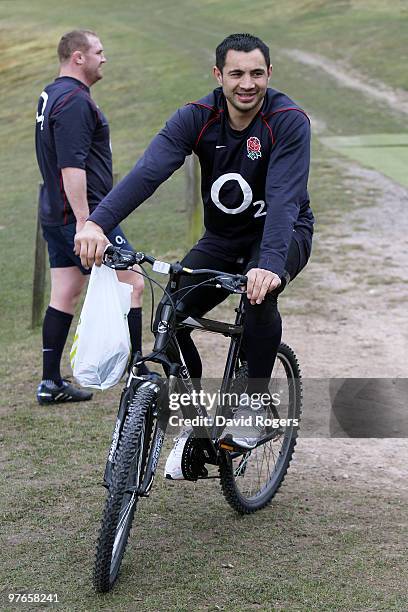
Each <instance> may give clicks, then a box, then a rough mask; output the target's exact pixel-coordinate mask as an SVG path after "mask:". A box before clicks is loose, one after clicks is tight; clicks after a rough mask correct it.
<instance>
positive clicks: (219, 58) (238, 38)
mask: <svg viewBox="0 0 408 612" xmlns="http://www.w3.org/2000/svg"><path fill="white" fill-rule="evenodd" d="M255 49H259V50H260V51H261V53H262V55H263V56H264V58H265V62H266V65H267V66H268V68H269V66H270V64H271V58H270V55H269V47H268V46H267V45H265V43H264V42H263V41H262V40H261V39H260V38H257V37H256V36H252V34H230V35H229V36H227V38H225V39H224V40H223V41H222V42H221V43H220V44H219V45H218V47H217V48H216V50H215V64H216V66H217V68H218V70H220V71H221V72H222V71H223V68H224V66H225V58H226V57H227V53H228V51H230V50H231V51H245V53H249V52H250V51H254V50H255Z"/></svg>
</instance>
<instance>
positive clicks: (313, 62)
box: [282, 49, 408, 113]
mask: <svg viewBox="0 0 408 612" xmlns="http://www.w3.org/2000/svg"><path fill="white" fill-rule="evenodd" d="M282 53H283V54H284V55H286V56H287V57H290V58H291V59H293V60H295V61H297V62H300V63H302V64H304V65H306V66H312V67H313V68H317V69H318V70H323V71H324V72H325V73H326V74H328V75H329V76H331V77H332V78H334V79H335V80H336V81H337V82H338V83H340V84H341V85H344V87H349V88H351V89H356V90H358V91H361V92H362V93H364V94H366V95H367V96H369V97H370V98H374V99H376V100H379V101H380V102H385V103H386V104H388V105H389V106H390V108H392V109H393V110H399V111H401V112H403V113H408V92H406V91H404V90H403V89H392V88H391V87H388V85H385V83H381V81H378V80H377V79H376V80H375V82H373V81H370V80H369V79H368V78H367V77H366V76H364V75H362V74H361V73H359V72H358V71H357V70H355V69H354V68H351V67H350V66H348V65H347V64H346V63H344V62H334V61H332V60H329V59H327V58H326V57H323V56H322V55H318V54H317V53H308V52H306V51H300V50H299V49H284V50H283V51H282Z"/></svg>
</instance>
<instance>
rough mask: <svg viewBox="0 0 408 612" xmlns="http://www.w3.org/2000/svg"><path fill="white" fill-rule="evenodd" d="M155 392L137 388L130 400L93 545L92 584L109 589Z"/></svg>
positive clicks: (129, 517)
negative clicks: (99, 525)
mask: <svg viewBox="0 0 408 612" xmlns="http://www.w3.org/2000/svg"><path fill="white" fill-rule="evenodd" d="M155 402H156V393H155V391H154V390H153V389H149V388H148V387H143V386H142V387H139V388H137V389H136V390H135V392H134V394H133V396H132V397H131V399H130V402H129V407H128V414H127V416H126V419H125V422H124V425H123V429H122V433H121V437H120V440H119V444H118V449H117V453H116V457H115V463H114V467H113V471H112V482H111V485H110V487H109V491H108V496H107V499H106V502H105V508H104V513H103V517H102V523H101V528H100V531H99V537H98V542H97V547H96V557H95V567H94V575H93V584H94V587H95V589H96V591H98V592H106V591H109V590H110V589H111V588H112V587H113V585H114V583H115V581H116V578H117V576H118V573H119V569H120V565H121V562H122V559H123V555H124V552H125V549H126V545H127V541H128V538H129V533H130V529H131V527H132V522H133V517H134V515H135V511H136V505H137V502H138V492H137V491H138V487H139V486H140V485H141V483H142V480H143V474H144V469H145V466H146V464H147V460H148V455H149V449H150V445H151V439H152V432H153V426H154V424H153V418H154V417H153V413H154V406H155Z"/></svg>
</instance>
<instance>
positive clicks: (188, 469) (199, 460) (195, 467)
mask: <svg viewBox="0 0 408 612" xmlns="http://www.w3.org/2000/svg"><path fill="white" fill-rule="evenodd" d="M205 462H206V455H205V453H204V448H203V441H202V440H201V439H200V438H196V437H195V436H194V432H191V434H190V435H189V437H188V438H187V440H186V443H185V445H184V448H183V454H182V457H181V471H182V472H183V476H184V478H185V479H186V480H194V481H196V480H198V479H199V478H207V476H208V470H207V468H206V467H205V465H204V464H205Z"/></svg>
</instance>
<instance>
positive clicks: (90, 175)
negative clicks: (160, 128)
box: [35, 76, 113, 226]
mask: <svg viewBox="0 0 408 612" xmlns="http://www.w3.org/2000/svg"><path fill="white" fill-rule="evenodd" d="M35 147H36V153H37V161H38V166H39V168H40V171H41V174H42V177H43V181H44V183H43V186H42V188H41V193H40V219H41V223H42V224H43V225H51V226H57V225H65V224H67V223H74V222H75V215H74V213H73V211H72V209H71V207H70V205H69V201H68V198H67V196H66V194H65V191H64V185H63V181H62V174H61V168H81V169H82V170H85V171H86V181H87V197H88V204H89V209H90V211H92V210H93V209H94V208H95V207H96V206H97V205H98V204H99V202H100V201H101V200H102V199H103V198H104V197H105V196H106V194H107V193H109V191H110V190H111V189H112V185H113V182H112V153H111V148H110V138H109V125H108V122H107V120H106V118H105V116H104V115H103V113H102V112H101V111H100V110H99V108H98V107H97V106H96V104H95V102H94V101H93V100H92V98H91V95H90V91H89V87H87V86H86V85H85V84H84V83H81V81H78V80H77V79H74V78H72V77H65V76H64V77H58V78H57V79H55V81H54V82H53V83H51V84H50V85H47V87H46V88H45V89H44V91H43V92H42V93H41V96H40V99H39V102H38V109H37V117H36V130H35Z"/></svg>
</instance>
